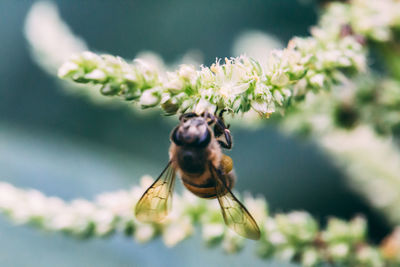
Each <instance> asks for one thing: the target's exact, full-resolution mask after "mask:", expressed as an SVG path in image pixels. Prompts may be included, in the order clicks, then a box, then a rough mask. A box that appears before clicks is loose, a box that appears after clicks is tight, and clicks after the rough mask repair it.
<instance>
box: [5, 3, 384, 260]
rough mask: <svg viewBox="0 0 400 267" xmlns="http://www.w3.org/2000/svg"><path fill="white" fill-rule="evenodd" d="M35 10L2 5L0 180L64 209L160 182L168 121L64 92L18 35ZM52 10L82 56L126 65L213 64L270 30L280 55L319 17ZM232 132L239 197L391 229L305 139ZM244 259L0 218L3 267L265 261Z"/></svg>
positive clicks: (209, 10) (273, 9)
mask: <svg viewBox="0 0 400 267" xmlns="http://www.w3.org/2000/svg"><path fill="white" fill-rule="evenodd" d="M33 4H34V1H11V0H3V1H1V2H0V21H1V23H0V38H1V46H0V58H1V62H0V152H1V153H0V179H1V180H2V181H6V182H10V183H12V184H13V185H15V186H18V187H23V188H35V189H38V190H40V191H42V192H44V193H45V194H46V195H54V196H59V197H62V198H63V199H65V200H70V199H74V198H77V197H81V198H87V199H93V197H94V196H95V195H96V194H98V193H101V192H104V191H112V190H118V189H127V188H129V187H131V186H132V185H135V184H138V183H139V178H140V177H141V176H142V175H144V174H150V175H152V176H157V175H158V174H159V172H160V171H161V170H162V169H163V167H164V166H165V164H166V162H167V160H168V147H169V133H170V131H171V129H172V128H173V127H174V126H175V124H176V123H177V120H176V118H172V119H171V118H165V117H163V116H161V115H160V112H158V110H155V111H154V112H151V113H146V114H143V113H140V112H137V111H135V110H134V109H132V108H128V107H127V105H102V104H99V103H94V102H93V101H90V99H89V98H87V97H78V96H77V95H76V94H71V93H70V92H69V91H68V90H65V89H63V87H64V86H63V85H62V84H61V83H60V81H58V80H57V78H55V77H54V76H52V75H49V73H47V72H46V71H44V70H43V68H41V67H40V66H38V65H37V64H36V63H35V61H34V59H33V57H32V53H31V51H32V50H31V49H30V45H29V43H28V42H27V39H26V37H25V35H24V27H25V26H24V25H25V21H26V17H27V15H28V12H29V10H30V8H31V7H32V5H33ZM55 4H56V6H57V7H58V9H59V12H60V16H61V17H62V19H63V20H65V22H66V23H67V24H68V25H69V26H70V28H71V30H72V31H73V32H74V33H75V34H77V35H78V36H80V37H81V38H82V39H83V40H84V41H85V42H86V44H87V46H88V48H89V49H90V50H92V51H97V52H107V53H110V54H113V55H119V56H121V57H124V58H127V59H132V58H134V57H135V56H136V55H137V54H138V53H140V52H143V51H146V50H150V51H153V52H156V53H158V54H159V55H160V56H161V57H162V58H163V59H164V60H165V61H166V63H167V64H172V63H175V62H177V61H179V60H181V59H182V57H183V56H184V55H185V54H187V52H188V51H189V52H190V51H191V52H190V54H191V55H194V56H195V58H196V60H200V61H202V62H203V63H204V64H206V65H209V64H211V63H212V62H214V61H215V58H216V57H226V56H228V57H229V56H232V55H234V54H236V53H237V51H238V49H240V48H237V46H236V48H235V46H234V44H235V43H236V44H238V43H240V41H238V40H239V39H238V38H240V36H243V35H244V34H245V33H248V32H249V31H250V32H253V34H254V32H257V33H259V32H264V33H268V34H269V35H270V36H272V37H270V38H272V39H271V40H270V43H271V42H272V43H273V44H276V46H278V47H275V48H280V47H279V46H283V44H286V43H287V41H288V40H289V39H290V38H291V37H293V36H305V35H308V29H309V27H310V26H311V25H313V24H315V23H316V19H317V12H318V3H317V2H314V1H296V0H287V1H274V0H263V1H261V0H257V1H252V2H251V4H250V2H249V1H244V0H240V1H234V2H232V1H228V0H221V1H209V0H203V1H184V0H173V1H160V0H152V1H136V0H131V1H122V0H121V1H95V0H84V1H55ZM47 26H48V25H47ZM43 27H46V25H43ZM59 45H60V46H62V45H63V44H62V43H60V44H59ZM55 71H56V70H54V72H55ZM50 72H51V71H50ZM232 134H233V136H234V141H235V146H234V149H233V150H232V151H231V152H230V156H231V157H232V158H233V160H234V162H235V168H236V172H237V175H238V181H237V186H236V190H238V191H239V192H243V191H248V192H251V193H252V194H254V195H257V194H260V195H263V196H265V198H266V199H267V201H268V203H269V205H270V210H271V211H272V212H279V211H283V212H285V211H291V210H294V209H296V210H306V211H308V212H310V213H311V214H312V215H314V216H315V217H316V218H317V219H319V220H320V221H321V222H322V223H324V221H325V220H326V217H327V216H328V215H334V216H337V217H341V218H344V219H350V218H352V217H354V216H355V215H356V214H363V215H365V216H366V218H367V219H368V222H369V229H370V236H371V238H372V239H373V241H379V240H380V239H381V238H382V237H383V236H384V235H386V234H387V233H388V232H389V231H390V228H389V226H388V225H387V224H386V222H385V221H384V220H383V219H382V218H381V217H379V216H378V214H377V213H376V212H374V211H373V210H372V209H371V208H370V207H369V206H368V205H367V204H366V203H365V202H363V200H362V199H361V198H360V197H359V196H358V195H356V194H355V193H353V192H352V191H351V190H350V189H348V187H347V186H346V179H345V177H344V174H343V173H342V172H341V170H339V169H337V168H336V167H335V166H334V165H333V164H332V163H331V162H330V160H329V159H328V158H327V157H326V156H325V155H324V153H323V152H322V151H320V150H319V148H318V147H317V146H316V145H315V144H314V143H313V142H312V140H304V139H299V138H295V137H290V136H285V135H283V134H282V133H280V132H279V130H278V129H276V127H274V126H273V125H271V124H269V123H268V122H266V123H265V124H264V125H263V126H261V127H258V128H255V129H248V128H246V129H244V128H241V127H238V126H235V125H234V126H233V128H232ZM178 190H182V188H181V187H180V186H178ZM252 254H253V250H252V245H250V246H247V247H246V249H245V250H244V251H243V252H241V253H239V254H236V255H226V254H223V253H222V251H221V250H220V249H207V248H206V247H204V245H203V243H202V241H201V238H200V234H199V231H197V233H196V235H195V236H194V237H193V238H190V239H188V240H186V241H184V242H183V243H180V244H178V245H177V246H176V247H174V248H166V247H165V246H164V245H163V244H162V242H161V241H159V240H157V241H155V242H151V243H149V244H146V245H139V244H137V243H135V242H134V241H133V240H131V239H129V238H126V237H122V236H113V237H111V238H108V239H100V240H99V239H96V240H94V239H93V240H77V239H73V238H71V237H67V236H63V235H62V234H60V233H46V232H44V231H38V230H36V229H34V228H31V227H29V226H14V225H13V224H12V223H10V221H9V220H8V219H7V218H5V217H3V216H2V217H0V265H1V266H161V265H162V266H205V265H206V266H221V265H229V266H243V265H244V264H247V263H251V265H252V266H257V265H265V264H266V262H265V261H262V260H260V259H258V258H256V257H255V256H254V255H252ZM193 255H195V256H193ZM199 259H201V261H199ZM269 264H270V265H271V266H273V265H274V264H273V263H269ZM288 266H289V264H288ZM290 266H291V265H290Z"/></svg>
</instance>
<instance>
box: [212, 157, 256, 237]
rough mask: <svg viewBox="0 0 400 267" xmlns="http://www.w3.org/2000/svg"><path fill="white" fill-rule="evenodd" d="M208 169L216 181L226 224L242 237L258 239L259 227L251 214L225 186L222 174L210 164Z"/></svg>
mask: <svg viewBox="0 0 400 267" xmlns="http://www.w3.org/2000/svg"><path fill="white" fill-rule="evenodd" d="M210 169H211V174H212V175H213V177H214V178H215V181H216V192H217V198H218V202H219V204H220V205H221V210H222V216H223V217H224V221H225V223H226V225H227V226H228V227H229V228H231V229H232V230H234V231H235V232H236V233H237V234H239V235H241V236H243V237H246V238H249V239H254V240H258V239H260V229H259V228H258V225H257V223H256V221H255V220H254V218H253V216H251V214H250V213H249V212H248V211H247V209H246V208H245V207H244V206H243V204H242V203H240V201H239V200H238V199H237V198H236V197H235V195H233V193H232V192H231V190H230V189H229V188H228V187H227V186H226V183H225V180H224V179H223V178H222V177H221V175H223V174H221V173H220V172H219V171H218V170H216V169H215V167H214V166H212V165H211V164H210Z"/></svg>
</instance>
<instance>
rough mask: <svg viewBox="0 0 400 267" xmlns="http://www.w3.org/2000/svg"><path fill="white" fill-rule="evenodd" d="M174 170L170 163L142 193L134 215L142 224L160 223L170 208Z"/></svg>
mask: <svg viewBox="0 0 400 267" xmlns="http://www.w3.org/2000/svg"><path fill="white" fill-rule="evenodd" d="M175 176H176V170H175V168H174V167H173V166H172V164H171V162H169V163H168V165H167V167H165V169H164V170H163V171H162V173H161V174H160V176H159V177H158V178H157V180H156V181H155V182H154V183H153V184H152V185H151V186H150V187H149V188H148V189H147V190H146V192H144V194H143V196H142V197H141V198H140V200H139V202H138V203H137V204H136V207H135V215H136V218H137V219H138V220H139V221H142V222H160V221H162V220H163V219H164V218H165V217H166V216H167V215H168V212H169V210H170V208H171V203H172V192H173V189H174V181H175Z"/></svg>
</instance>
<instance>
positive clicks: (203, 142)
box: [197, 129, 211, 147]
mask: <svg viewBox="0 0 400 267" xmlns="http://www.w3.org/2000/svg"><path fill="white" fill-rule="evenodd" d="M210 141H211V133H210V131H209V130H208V129H206V130H205V131H204V133H203V134H201V136H199V139H198V141H197V145H198V146H199V147H206V146H207V145H208V144H209V143H210Z"/></svg>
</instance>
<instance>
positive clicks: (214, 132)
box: [135, 112, 260, 240]
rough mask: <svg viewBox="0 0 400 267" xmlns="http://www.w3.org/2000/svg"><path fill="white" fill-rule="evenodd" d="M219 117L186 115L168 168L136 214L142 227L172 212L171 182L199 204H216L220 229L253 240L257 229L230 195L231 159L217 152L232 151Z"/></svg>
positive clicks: (174, 134) (173, 138) (173, 139)
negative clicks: (199, 200) (223, 227)
mask: <svg viewBox="0 0 400 267" xmlns="http://www.w3.org/2000/svg"><path fill="white" fill-rule="evenodd" d="M222 113H223V112H221V113H220V114H219V116H216V115H213V114H210V113H207V112H205V113H203V114H201V115H197V114H196V113H186V114H183V115H181V116H180V118H179V121H180V123H179V125H178V126H177V127H175V129H174V130H173V131H172V133H171V137H170V139H171V146H170V149H169V162H168V164H167V166H166V167H165V169H164V170H163V171H162V172H161V174H160V176H159V177H158V178H157V179H156V181H155V182H154V183H153V184H152V185H151V186H150V187H149V188H148V189H147V190H146V191H145V192H144V194H143V196H142V197H141V198H140V200H139V202H138V203H137V205H136V208H135V215H136V218H137V219H138V220H139V221H142V222H160V221H162V220H163V219H164V218H165V217H166V216H167V214H168V212H169V210H170V208H171V201H172V192H173V187H174V182H175V176H176V174H177V173H179V175H180V177H181V180H182V182H183V184H184V186H185V187H186V188H187V189H188V190H189V191H190V192H192V193H193V194H195V195H196V196H198V197H200V198H207V199H212V198H217V199H218V202H219V204H220V206H221V211H222V216H223V218H224V221H225V224H226V225H227V226H228V227H229V228H231V229H232V230H234V231H235V232H236V233H237V234H239V235H241V236H243V237H246V238H249V239H254V240H258V239H259V238H260V229H259V228H258V225H257V223H256V221H255V220H254V218H253V217H252V216H251V214H250V213H249V212H248V211H247V209H246V208H245V206H244V205H243V204H242V203H241V202H240V201H239V200H238V199H237V198H236V197H235V195H234V194H233V193H232V191H231V190H232V188H233V186H234V183H235V175H234V171H233V162H232V159H231V158H230V157H229V156H227V155H225V154H223V153H222V148H224V149H231V148H232V137H231V134H230V131H229V129H228V127H226V125H225V123H224V120H223V117H222Z"/></svg>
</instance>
